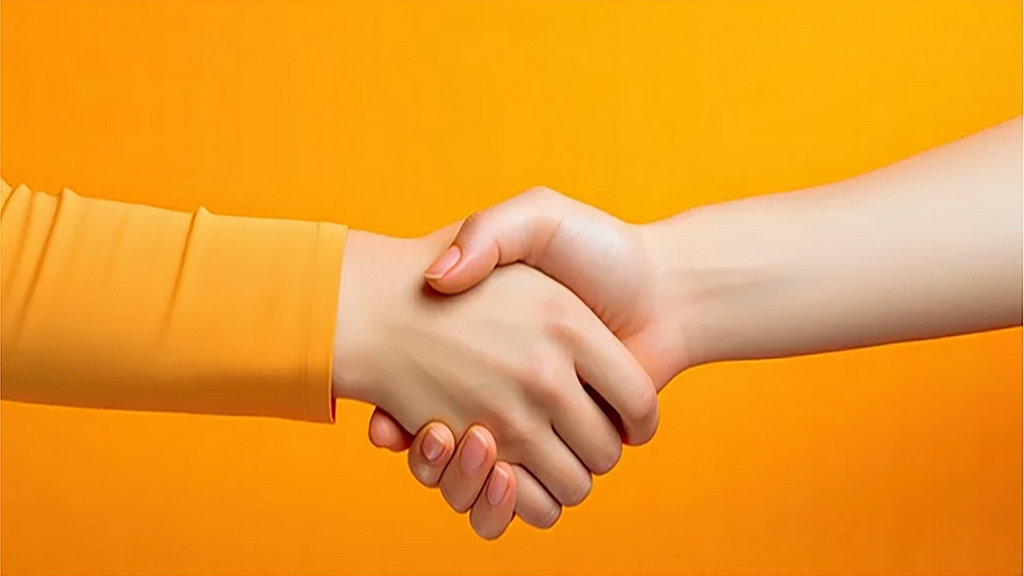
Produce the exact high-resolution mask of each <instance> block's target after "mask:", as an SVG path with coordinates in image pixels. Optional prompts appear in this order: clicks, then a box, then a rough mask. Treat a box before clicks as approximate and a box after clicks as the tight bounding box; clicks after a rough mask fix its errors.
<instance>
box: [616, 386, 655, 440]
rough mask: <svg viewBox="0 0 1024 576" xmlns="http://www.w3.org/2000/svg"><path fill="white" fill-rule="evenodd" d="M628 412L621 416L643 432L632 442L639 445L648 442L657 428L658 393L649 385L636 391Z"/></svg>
mask: <svg viewBox="0 0 1024 576" xmlns="http://www.w3.org/2000/svg"><path fill="white" fill-rule="evenodd" d="M628 411H629V413H628V414H624V415H623V416H624V417H627V418H629V419H630V421H631V422H632V423H633V425H634V426H637V427H639V429H640V430H642V431H643V433H642V437H641V438H635V439H632V440H634V441H636V442H637V443H639V444H643V443H646V442H648V441H649V440H650V439H651V438H652V437H653V436H654V432H655V430H657V428H658V393H657V391H655V389H654V386H652V385H649V384H648V385H644V386H641V387H640V388H639V389H638V390H637V393H636V395H635V396H634V399H633V402H631V403H630V405H629V407H628ZM640 430H638V432H639V431H640Z"/></svg>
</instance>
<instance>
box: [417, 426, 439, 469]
mask: <svg viewBox="0 0 1024 576" xmlns="http://www.w3.org/2000/svg"><path fill="white" fill-rule="evenodd" d="M420 449H421V450H422V451H423V456H424V457H425V458H426V459H427V461H428V462H433V461H434V460H437V459H438V458H439V457H440V456H441V452H444V439H443V438H441V434H440V433H439V432H438V431H437V430H433V429H431V430H430V431H429V432H427V437H426V438H424V439H423V445H422V446H421V447H420Z"/></svg>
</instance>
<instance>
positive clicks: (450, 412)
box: [334, 231, 657, 524]
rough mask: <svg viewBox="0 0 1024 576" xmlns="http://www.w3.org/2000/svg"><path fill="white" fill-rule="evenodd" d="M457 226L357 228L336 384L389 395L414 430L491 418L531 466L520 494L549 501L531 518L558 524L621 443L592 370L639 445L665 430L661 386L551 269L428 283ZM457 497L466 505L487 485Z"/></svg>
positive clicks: (505, 446)
mask: <svg viewBox="0 0 1024 576" xmlns="http://www.w3.org/2000/svg"><path fill="white" fill-rule="evenodd" d="M450 237H451V232H450V231H442V232H440V233H438V234H434V235H431V236H429V237H426V238H423V239H419V240H395V239H390V238H385V237H381V236H376V235H372V234H365V233H360V232H351V233H350V236H349V239H348V243H347V245H346V252H345V265H344V271H343V278H342V290H341V297H340V304H339V316H338V318H339V320H338V329H337V334H336V337H335V364H334V366H335V369H334V381H335V394H336V396H338V397H342V398H351V399H356V400H362V401H365V402H369V403H372V404H375V405H377V406H380V407H381V408H383V409H385V410H387V411H388V412H389V413H390V414H391V415H393V416H394V419H395V421H397V422H398V423H400V424H401V425H402V427H403V428H405V429H406V430H419V429H420V428H421V427H423V426H424V425H426V424H427V423H428V422H431V421H433V420H437V421H439V422H443V423H444V424H445V425H447V426H448V427H450V428H451V429H452V430H453V431H454V432H455V433H456V434H457V435H459V436H462V435H463V434H465V433H466V431H467V429H468V428H469V427H470V425H471V424H474V423H477V424H480V425H482V426H485V427H486V428H487V429H489V430H491V431H493V433H494V435H495V437H496V438H497V446H498V450H497V451H496V456H498V457H500V458H501V459H502V460H503V461H505V462H508V463H511V464H514V465H522V467H523V468H525V470H523V468H519V467H511V469H512V471H513V473H514V474H515V482H516V483H517V484H518V490H519V491H520V493H521V494H522V493H524V492H534V493H537V494H539V495H543V496H545V497H547V498H548V500H549V501H548V502H546V503H541V505H539V506H538V509H537V510H525V511H523V512H522V515H523V516H524V519H528V520H533V521H535V522H536V523H539V524H544V523H546V522H550V519H551V517H552V513H551V512H550V510H551V508H552V507H555V508H556V509H557V505H558V504H559V503H560V504H562V505H574V504H578V503H579V502H581V501H582V500H583V499H584V498H585V497H586V496H587V494H588V493H589V491H590V486H591V480H590V471H594V472H596V473H604V472H607V471H608V470H610V469H611V468H612V467H613V466H614V465H615V463H616V462H617V461H618V458H619V455H620V453H621V440H620V436H619V434H618V432H617V431H616V429H615V427H614V426H613V425H612V423H611V422H609V420H608V419H607V418H606V416H605V415H604V413H603V412H602V410H601V408H600V407H599V405H598V404H597V403H596V402H595V400H594V399H593V398H591V396H589V395H588V394H587V393H586V391H585V389H584V387H583V386H582V385H581V384H580V380H579V378H582V379H583V380H584V381H585V382H587V383H588V384H589V386H590V387H591V388H592V389H593V390H595V391H596V393H597V394H599V395H600V396H601V397H602V398H603V399H604V400H606V401H607V402H608V404H610V405H611V407H612V408H613V409H614V410H615V411H616V412H617V414H618V415H619V416H620V417H621V418H622V421H623V425H624V428H625V429H626V431H627V434H628V437H629V438H630V440H631V441H632V442H636V443H643V442H646V441H647V440H649V439H650V438H651V436H652V435H653V434H654V430H655V428H656V426H657V396H656V392H655V390H654V387H653V385H652V384H651V382H650V379H649V378H648V377H647V375H646V373H645V372H644V371H643V369H642V368H641V367H640V366H639V365H638V364H637V363H636V361H635V360H634V359H633V357H632V355H630V354H629V352H628V351H627V350H626V349H625V347H623V346H622V344H621V343H620V342H619V341H618V340H617V339H616V338H615V336H614V335H612V334H611V333H610V332H609V331H608V330H607V329H606V328H605V327H604V325H603V324H602V323H601V321H600V320H599V319H598V318H597V317H596V316H595V315H594V314H593V313H592V312H591V311H590V310H589V309H588V308H587V307H586V306H585V305H584V304H583V303H582V302H580V301H579V300H578V299H577V298H576V297H575V296H573V294H572V293H571V292H570V291H569V290H567V289H566V288H564V287H563V286H561V285H559V284H557V283H556V282H553V281H551V280H550V279H549V278H547V277H545V276H544V275H543V274H541V273H540V272H537V271H535V270H531V269H530V268H527V267H525V266H509V267H507V268H504V269H502V270H500V271H498V272H497V273H495V274H494V275H493V278H491V279H489V280H488V281H486V282H482V283H481V285H480V286H479V288H478V289H477V290H474V291H472V292H471V293H468V294H465V295H463V296H461V297H459V298H444V297H440V296H438V295H436V294H434V293H432V291H430V290H429V289H425V286H424V284H423V279H422V276H421V274H422V271H423V270H424V269H425V268H426V266H427V264H428V263H429V262H430V259H431V258H432V257H433V256H434V255H436V254H437V253H438V252H439V251H440V250H442V249H443V247H444V246H445V245H446V244H447V243H448V239H449V238H450ZM577 375H578V377H577ZM471 456H473V459H474V460H475V462H479V464H478V465H476V466H473V467H469V468H473V469H474V470H472V471H471V470H465V473H466V475H467V476H472V475H473V473H475V471H478V470H482V471H483V472H484V474H485V475H486V472H487V470H488V469H489V468H490V466H489V465H488V466H487V468H483V464H484V463H485V462H487V461H488V459H489V457H488V456H487V455H486V454H485V455H483V456H480V455H479V454H478V453H474V454H471ZM490 462H492V463H493V459H491V460H490ZM527 470H528V471H529V472H528V473H527V472H526V471H527ZM506 471H508V470H506ZM453 473H454V472H453ZM492 475H493V474H492ZM534 477H535V478H534ZM538 480H539V481H540V483H542V484H543V486H545V487H546V488H547V490H548V491H550V494H551V496H554V499H555V500H554V501H551V500H550V498H551V497H550V496H547V492H545V491H544V488H542V487H541V486H540V485H539V484H538V483H537V481H538ZM508 482H509V483H511V482H512V480H508ZM453 500H454V499H452V500H450V502H452V504H453V505H454V506H456V508H457V509H459V510H460V511H465V510H467V509H469V507H470V506H472V504H473V500H475V494H474V498H473V499H469V500H466V501H453ZM544 504H547V505H546V506H544ZM531 513H534V514H532V515H531ZM528 515H531V517H529V518H528Z"/></svg>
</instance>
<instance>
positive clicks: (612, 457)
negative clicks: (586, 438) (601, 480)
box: [591, 438, 622, 475]
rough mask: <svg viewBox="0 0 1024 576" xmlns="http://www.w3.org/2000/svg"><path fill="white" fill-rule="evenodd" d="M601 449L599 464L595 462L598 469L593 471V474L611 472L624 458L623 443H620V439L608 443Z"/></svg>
mask: <svg viewBox="0 0 1024 576" xmlns="http://www.w3.org/2000/svg"><path fill="white" fill-rule="evenodd" d="M601 448H602V450H601V455H600V456H599V457H598V460H597V462H595V464H596V467H595V468H594V469H593V470H591V472H593V473H594V474H598V475H601V474H607V473H609V472H611V471H612V469H613V468H615V466H616V465H617V464H618V463H619V460H620V459H621V458H622V443H621V442H619V441H618V438H616V439H615V441H613V442H608V443H606V444H605V445H604V446H602V447H601Z"/></svg>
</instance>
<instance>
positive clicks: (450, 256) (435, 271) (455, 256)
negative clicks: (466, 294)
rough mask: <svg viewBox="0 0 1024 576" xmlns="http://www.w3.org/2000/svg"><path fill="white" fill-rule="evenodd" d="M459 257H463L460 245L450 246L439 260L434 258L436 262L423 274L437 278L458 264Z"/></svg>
mask: <svg viewBox="0 0 1024 576" xmlns="http://www.w3.org/2000/svg"><path fill="white" fill-rule="evenodd" d="M459 258H462V251H461V250H459V247H458V246H449V247H448V250H445V253H444V254H441V256H439V257H438V259H437V260H434V263H433V264H431V265H430V268H427V271H426V272H424V273H423V275H424V276H426V277H427V278H430V279H431V280H437V279H438V278H441V277H442V276H444V275H445V274H447V273H448V271H449V270H451V269H452V268H453V267H454V266H455V265H456V264H458V263H459Z"/></svg>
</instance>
